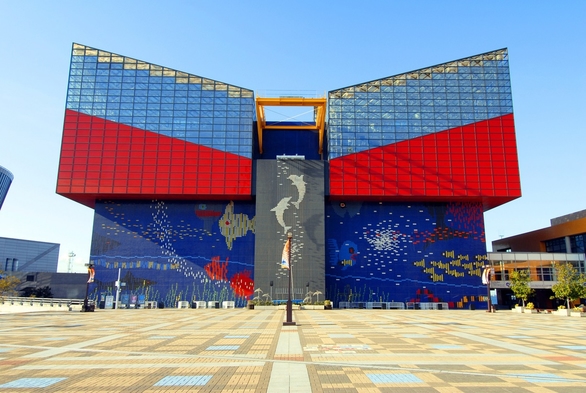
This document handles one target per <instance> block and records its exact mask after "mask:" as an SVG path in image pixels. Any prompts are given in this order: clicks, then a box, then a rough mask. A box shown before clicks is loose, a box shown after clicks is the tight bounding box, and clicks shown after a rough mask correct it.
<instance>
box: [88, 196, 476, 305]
mask: <svg viewBox="0 0 586 393" xmlns="http://www.w3.org/2000/svg"><path fill="white" fill-rule="evenodd" d="M255 221H256V219H255V207H254V204H253V202H231V201H213V202H205V203H204V202H201V201H199V202H197V203H196V202H177V201H175V202H168V201H158V200H153V201H150V202H144V201H142V202H138V201H137V202H128V201H125V202H123V203H121V202H107V201H106V202H99V203H98V204H97V205H96V214H95V219H94V234H93V241H92V251H91V253H92V257H91V260H92V263H93V264H94V265H95V269H96V274H95V282H94V283H93V284H91V286H90V290H91V294H92V298H94V299H96V300H97V299H100V298H103V297H104V296H105V295H110V296H113V295H114V293H115V289H114V283H115V281H116V279H117V275H118V270H119V269H120V272H121V281H122V282H124V283H125V284H126V285H125V286H123V287H122V292H121V296H120V302H121V304H122V305H126V304H129V303H130V304H132V303H144V302H148V301H156V302H158V303H159V306H165V307H175V306H176V302H177V301H188V302H192V301H206V302H208V301H217V302H222V301H235V302H236V306H237V307H243V306H244V305H245V304H246V301H247V300H248V299H250V298H251V297H252V296H253V293H254V289H255V288H254V277H253V272H254V243H255V236H254V233H255ZM325 240H326V241H325V244H326V250H325V258H326V293H325V298H326V299H330V300H332V301H333V302H334V306H335V307H337V306H338V304H339V302H342V301H343V302H379V301H381V302H442V303H448V304H449V307H450V308H467V307H470V306H471V305H474V307H477V308H483V307H486V304H485V301H486V298H485V295H486V287H485V286H484V285H482V282H481V275H482V270H483V266H484V264H485V258H486V246H485V240H484V221H483V216H482V206H481V204H476V203H428V204H422V203H420V204H407V203H371V202H370V203H359V202H350V203H340V202H329V203H327V204H326V239H325Z"/></svg>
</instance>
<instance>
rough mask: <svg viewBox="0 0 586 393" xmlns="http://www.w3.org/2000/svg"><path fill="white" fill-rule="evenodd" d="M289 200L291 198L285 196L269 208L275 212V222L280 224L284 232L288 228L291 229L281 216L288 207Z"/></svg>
mask: <svg viewBox="0 0 586 393" xmlns="http://www.w3.org/2000/svg"><path fill="white" fill-rule="evenodd" d="M290 200H291V197H285V198H283V199H281V200H280V201H279V203H278V204H277V206H275V207H273V208H272V209H271V211H272V212H275V216H276V217H277V222H278V223H279V225H281V226H282V227H283V229H284V233H287V231H288V230H289V229H291V226H287V225H286V224H285V219H284V218H283V215H284V214H285V210H287V208H288V207H289V201H290Z"/></svg>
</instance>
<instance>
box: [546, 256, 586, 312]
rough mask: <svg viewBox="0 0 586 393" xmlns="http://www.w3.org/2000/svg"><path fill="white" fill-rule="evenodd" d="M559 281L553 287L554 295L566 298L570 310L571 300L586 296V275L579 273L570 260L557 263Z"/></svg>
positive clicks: (555, 265)
mask: <svg viewBox="0 0 586 393" xmlns="http://www.w3.org/2000/svg"><path fill="white" fill-rule="evenodd" d="M554 268H555V271H556V275H557V283H556V284H554V285H553V286H552V287H551V290H552V291H553V294H554V297H555V298H558V299H565V300H566V306H567V308H568V310H569V309H570V301H573V300H576V299H580V298H583V297H586V286H584V284H585V283H586V275H584V273H578V270H577V269H576V268H575V267H574V265H572V264H571V263H569V262H566V263H555V264H554Z"/></svg>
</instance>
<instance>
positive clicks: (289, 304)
mask: <svg viewBox="0 0 586 393" xmlns="http://www.w3.org/2000/svg"><path fill="white" fill-rule="evenodd" d="M292 237H293V234H292V233H291V232H289V233H288V234H287V241H288V242H289V251H288V253H289V255H288V256H287V257H288V260H289V290H288V291H287V292H288V294H287V321H286V322H283V326H292V325H295V322H293V303H292V302H291V286H292V283H291V269H292V268H293V264H292V263H291V262H292V261H291V241H292Z"/></svg>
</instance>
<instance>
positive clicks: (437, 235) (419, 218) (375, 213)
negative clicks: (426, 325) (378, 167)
mask: <svg viewBox="0 0 586 393" xmlns="http://www.w3.org/2000/svg"><path fill="white" fill-rule="evenodd" d="M326 217H327V218H326V245H327V250H326V289H327V293H326V297H327V298H329V299H331V300H332V301H333V302H334V306H336V305H337V304H338V303H339V302H341V301H343V302H393V301H394V302H446V303H449V305H450V308H463V307H468V306H470V304H474V307H476V306H478V307H479V308H481V307H483V306H484V307H486V304H485V303H484V301H485V300H486V299H485V297H484V296H485V295H486V286H484V285H482V280H481V274H482V270H483V269H482V267H483V265H484V264H485V259H486V245H485V240H484V220H483V216H482V206H481V205H480V204H476V203H448V204H445V203H443V204H442V203H429V204H422V203H419V204H417V203H414V204H407V203H383V202H381V203H359V202H355V203H340V202H332V203H330V204H328V205H327V206H326Z"/></svg>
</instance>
